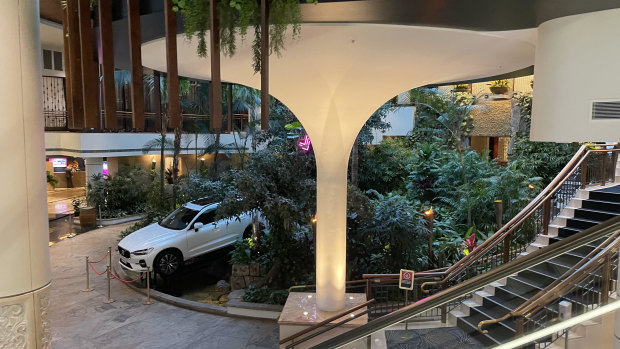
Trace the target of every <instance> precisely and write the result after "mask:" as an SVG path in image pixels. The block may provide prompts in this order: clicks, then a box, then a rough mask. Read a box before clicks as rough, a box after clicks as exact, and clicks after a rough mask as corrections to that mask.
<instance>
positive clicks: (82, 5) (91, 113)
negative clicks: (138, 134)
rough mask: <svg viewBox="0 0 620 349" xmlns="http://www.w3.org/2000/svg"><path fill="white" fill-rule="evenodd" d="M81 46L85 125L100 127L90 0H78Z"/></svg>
mask: <svg viewBox="0 0 620 349" xmlns="http://www.w3.org/2000/svg"><path fill="white" fill-rule="evenodd" d="M78 13H79V24H80V48H81V51H82V100H83V105H84V127H85V128H86V129H99V126H100V125H99V113H98V112H97V109H98V104H99V103H98V101H99V97H98V82H97V75H98V72H97V64H95V59H94V50H93V48H94V46H93V28H92V26H91V17H90V15H91V11H90V0H78Z"/></svg>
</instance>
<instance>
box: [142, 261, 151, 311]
mask: <svg viewBox="0 0 620 349" xmlns="http://www.w3.org/2000/svg"><path fill="white" fill-rule="evenodd" d="M142 304H144V305H151V304H153V302H151V268H146V300H145V301H144V302H142Z"/></svg>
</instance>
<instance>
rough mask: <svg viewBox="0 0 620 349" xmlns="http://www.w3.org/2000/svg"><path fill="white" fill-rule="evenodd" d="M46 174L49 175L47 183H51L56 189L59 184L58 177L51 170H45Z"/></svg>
mask: <svg viewBox="0 0 620 349" xmlns="http://www.w3.org/2000/svg"><path fill="white" fill-rule="evenodd" d="M45 175H46V176H47V183H49V184H50V185H51V186H52V188H54V189H56V186H57V185H58V178H56V176H54V175H53V174H52V173H51V172H50V171H45Z"/></svg>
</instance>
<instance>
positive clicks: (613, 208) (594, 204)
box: [581, 200, 620, 214]
mask: <svg viewBox="0 0 620 349" xmlns="http://www.w3.org/2000/svg"><path fill="white" fill-rule="evenodd" d="M581 208H587V209H593V210H598V211H603V212H610V213H616V214H619V213H620V203H618V202H613V201H605V200H584V201H583V202H582V203H581Z"/></svg>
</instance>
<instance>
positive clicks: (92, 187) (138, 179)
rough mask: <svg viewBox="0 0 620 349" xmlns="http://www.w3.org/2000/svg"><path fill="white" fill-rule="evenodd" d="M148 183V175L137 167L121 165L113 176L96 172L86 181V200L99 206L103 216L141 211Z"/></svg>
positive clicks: (92, 204)
mask: <svg viewBox="0 0 620 349" xmlns="http://www.w3.org/2000/svg"><path fill="white" fill-rule="evenodd" d="M149 183H150V179H149V175H148V174H147V173H146V172H145V171H144V170H143V169H141V168H139V167H130V166H125V167H121V168H120V169H119V171H118V173H117V174H116V175H114V176H112V175H110V176H106V177H104V176H102V175H101V174H100V173H98V174H95V175H93V176H92V177H91V179H90V181H89V182H88V185H87V192H86V202H87V203H88V205H90V206H93V207H96V208H98V207H100V208H101V215H102V217H103V218H112V217H115V216H117V215H119V214H134V213H139V212H143V211H144V209H145V203H146V194H147V187H148V185H149Z"/></svg>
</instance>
